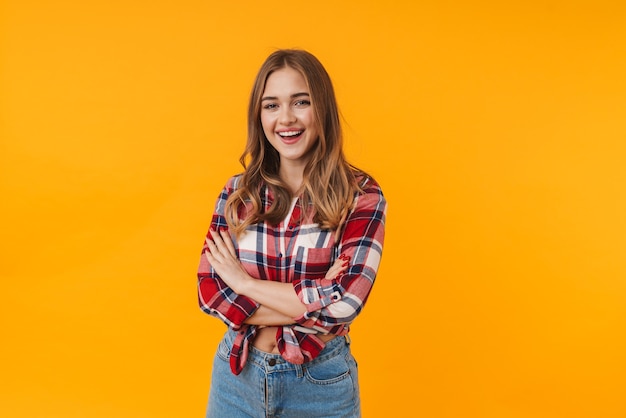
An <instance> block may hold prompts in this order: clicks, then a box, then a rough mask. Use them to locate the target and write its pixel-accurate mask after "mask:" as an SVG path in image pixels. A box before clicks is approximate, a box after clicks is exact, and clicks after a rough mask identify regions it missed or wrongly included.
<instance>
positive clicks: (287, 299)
mask: <svg viewBox="0 0 626 418" xmlns="http://www.w3.org/2000/svg"><path fill="white" fill-rule="evenodd" d="M239 293H240V294H242V295H245V296H247V297H249V298H251V299H254V300H255V301H256V302H258V303H259V304H261V306H262V307H263V306H265V307H267V308H270V309H271V310H273V311H276V313H279V314H281V315H283V316H285V317H287V318H289V319H290V322H289V323H293V322H294V321H293V319H292V318H297V317H299V316H300V315H302V314H303V313H304V312H305V311H306V309H307V308H306V305H305V304H304V303H302V302H301V301H300V298H299V297H298V295H296V292H295V290H294V289H293V285H292V284H291V283H281V282H272V281H268V280H254V279H252V280H246V281H245V284H243V285H242V286H241V289H239Z"/></svg>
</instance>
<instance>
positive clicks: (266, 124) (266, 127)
mask: <svg viewBox="0 0 626 418" xmlns="http://www.w3.org/2000/svg"><path fill="white" fill-rule="evenodd" d="M261 126H262V127H263V132H265V134H266V135H267V133H268V132H270V133H271V132H273V131H274V124H273V123H272V118H271V117H268V116H267V115H266V116H263V115H261Z"/></svg>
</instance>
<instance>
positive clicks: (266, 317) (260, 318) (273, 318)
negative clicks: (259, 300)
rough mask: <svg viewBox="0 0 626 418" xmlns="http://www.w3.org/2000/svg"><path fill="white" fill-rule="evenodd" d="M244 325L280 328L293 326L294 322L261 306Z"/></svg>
mask: <svg viewBox="0 0 626 418" xmlns="http://www.w3.org/2000/svg"><path fill="white" fill-rule="evenodd" d="M244 323H245V324H250V325H265V326H280V325H291V324H294V323H295V321H294V320H293V318H291V317H289V316H287V315H285V314H282V313H280V312H278V311H276V310H274V309H272V308H269V307H267V306H263V305H261V306H260V307H259V309H257V310H256V311H255V312H254V314H253V315H252V316H250V317H249V318H248V319H246V320H245V321H244Z"/></svg>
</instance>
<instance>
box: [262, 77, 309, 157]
mask: <svg viewBox="0 0 626 418" xmlns="http://www.w3.org/2000/svg"><path fill="white" fill-rule="evenodd" d="M261 125H262V126H263V132H264V133H265V137H266V138H267V139H268V141H269V142H270V144H272V146H273V147H274V148H275V149H276V151H278V154H280V163H281V165H284V164H290V165H293V166H301V167H302V168H304V166H305V165H306V163H307V162H308V161H309V159H310V151H311V148H312V147H313V145H314V144H315V142H316V141H317V140H318V132H317V129H316V127H315V122H314V117H313V108H312V107H311V97H310V92H309V89H308V87H307V85H306V81H305V80H304V77H303V76H302V74H300V72H299V71H297V70H294V69H293V68H290V67H285V68H282V69H280V70H276V71H274V72H273V73H272V74H270V76H269V77H268V79H267V82H266V83H265V90H264V91H263V95H262V98H261Z"/></svg>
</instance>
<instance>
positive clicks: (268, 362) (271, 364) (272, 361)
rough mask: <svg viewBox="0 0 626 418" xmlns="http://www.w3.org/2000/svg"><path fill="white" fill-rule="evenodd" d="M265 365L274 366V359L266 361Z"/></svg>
mask: <svg viewBox="0 0 626 418" xmlns="http://www.w3.org/2000/svg"><path fill="white" fill-rule="evenodd" d="M267 364H269V365H270V366H275V365H276V359H275V358H271V359H269V360H268V361H267Z"/></svg>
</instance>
